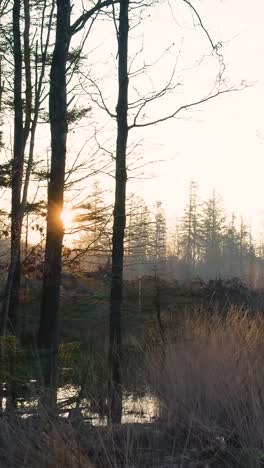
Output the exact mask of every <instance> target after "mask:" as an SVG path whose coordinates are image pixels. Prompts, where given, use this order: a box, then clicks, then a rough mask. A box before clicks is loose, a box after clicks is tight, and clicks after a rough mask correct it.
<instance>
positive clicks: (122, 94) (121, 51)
mask: <svg viewBox="0 0 264 468" xmlns="http://www.w3.org/2000/svg"><path fill="white" fill-rule="evenodd" d="M128 10H129V0H120V4H119V29H118V34H117V40H118V101H117V107H116V121H117V140H116V178H115V180H116V185H115V204H114V220H113V238H112V277H111V295H110V330H109V333H110V341H109V370H110V377H109V417H110V420H111V421H112V422H116V423H120V422H121V417H122V382H121V346H122V342H121V305H122V289H123V261H124V235H125V227H126V184H127V169H126V155H127V140H128V32H129V20H128Z"/></svg>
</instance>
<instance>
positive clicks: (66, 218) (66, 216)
mask: <svg viewBox="0 0 264 468" xmlns="http://www.w3.org/2000/svg"><path fill="white" fill-rule="evenodd" d="M61 220H62V222H63V226H64V229H71V228H72V227H73V224H74V212H73V210H68V209H67V208H64V210H63V211H62V213H61Z"/></svg>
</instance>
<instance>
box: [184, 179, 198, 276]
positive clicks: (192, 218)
mask: <svg viewBox="0 0 264 468" xmlns="http://www.w3.org/2000/svg"><path fill="white" fill-rule="evenodd" d="M180 244H181V251H182V259H183V261H184V263H185V265H186V267H187V271H188V273H189V274H190V275H193V274H194V273H195V269H196V267H197V262H198V251H199V203H198V196H197V183H196V182H194V181H191V182H190V188H189V199H188V202H187V204H186V207H185V210H184V215H183V218H182V222H181V241H180Z"/></svg>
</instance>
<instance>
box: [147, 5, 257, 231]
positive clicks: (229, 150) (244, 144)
mask: <svg viewBox="0 0 264 468" xmlns="http://www.w3.org/2000/svg"><path fill="white" fill-rule="evenodd" d="M176 3H177V2H176ZM195 5H197V7H198V8H199V10H200V12H201V15H202V17H203V20H204V23H205V25H207V27H208V30H209V31H210V34H211V36H212V37H213V38H214V40H215V41H226V43H225V44H224V46H223V49H222V52H223V54H224V57H225V63H226V67H227V70H226V76H227V77H228V78H229V79H230V80H231V82H232V83H239V82H240V81H241V80H246V81H247V82H248V83H250V84H251V86H250V87H249V88H248V89H246V90H244V91H243V92H240V93H236V94H228V95H225V96H223V97H220V98H217V99H216V100H214V101H211V102H210V103H207V104H203V105H202V106H200V107H199V108H196V109H195V110H194V111H193V112H190V113H189V114H188V115H189V116H191V119H190V120H188V121H185V120H176V121H175V120H174V121H171V122H169V123H166V124H165V125H162V126H161V127H156V128H155V131H154V133H153V141H154V140H155V142H156V143H157V145H158V143H160V144H162V148H159V150H158V151H157V152H158V153H159V154H160V155H161V156H162V154H164V155H165V156H166V157H167V159H168V161H167V162H166V163H163V164H162V165H161V164H160V165H159V166H158V167H156V169H155V170H154V169H153V173H154V174H155V175H156V178H155V179H153V180H151V181H148V182H147V183H144V185H143V187H142V193H144V196H145V197H147V198H148V199H149V200H151V198H152V197H153V196H154V197H156V198H160V199H161V200H162V201H163V202H164V204H165V205H166V206H167V207H168V210H169V212H170V214H171V215H172V214H173V213H174V212H179V211H181V208H182V205H183V202H184V201H185V200H184V199H183V198H184V196H185V194H186V191H187V188H188V184H189V181H190V180H191V179H194V180H196V181H198V182H199V184H200V192H201V195H205V196H206V195H207V194H208V193H209V192H210V191H211V190H212V188H213V187H215V188H216V190H217V191H219V192H220V193H221V194H222V196H223V198H224V201H225V205H226V206H227V209H228V210H235V211H236V212H237V213H238V214H239V213H240V214H242V215H244V216H246V218H247V220H248V221H249V222H252V224H253V228H254V230H255V229H261V228H263V227H264V183H263V175H264V144H263V143H264V139H263V140H262V138H261V135H263V137H264V115H263V104H264V53H263V52H264V37H263V21H262V20H263V17H264V2H263V0H252V1H251V2H248V1H246V0H225V1H222V2H221V1H217V0H208V1H204V0H202V1H200V2H198V1H197V2H196V3H195ZM175 11H176V8H175ZM157 24H158V22H157ZM170 28H172V24H170ZM165 30H166V28H164V32H165ZM170 34H171V30H170ZM195 34H196V40H197V41H201V42H202V40H203V36H202V34H201V32H200V31H197V28H196V32H195ZM187 36H188V34H187ZM189 36H191V37H187V38H186V39H185V41H186V42H185V44H186V47H185V50H186V49H187V52H186V53H187V55H188V53H189V47H191V46H192V45H191V44H190V42H188V41H190V40H191V39H192V37H193V36H192V35H189ZM183 53H184V50H183ZM198 58H199V57H198ZM198 75H199V80H198V86H197V82H196V80H195V76H193V87H194V88H195V89H196V92H197V95H198V96H199V95H200V92H199V83H201V81H202V80H206V77H207V66H204V65H202V66H201V70H200V71H199V72H198V71H197V76H198ZM150 138H151V137H150Z"/></svg>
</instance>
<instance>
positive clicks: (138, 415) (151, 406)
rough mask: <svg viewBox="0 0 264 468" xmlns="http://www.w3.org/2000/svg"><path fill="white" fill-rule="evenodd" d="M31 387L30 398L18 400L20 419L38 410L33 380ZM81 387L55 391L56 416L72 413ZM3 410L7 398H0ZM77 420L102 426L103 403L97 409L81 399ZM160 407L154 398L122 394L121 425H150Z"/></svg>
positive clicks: (89, 401)
mask: <svg viewBox="0 0 264 468" xmlns="http://www.w3.org/2000/svg"><path fill="white" fill-rule="evenodd" d="M30 386H31V388H32V396H31V397H29V396H28V397H27V399H24V398H18V399H17V406H18V414H20V415H21V417H23V418H27V417H29V416H30V415H32V414H33V413H36V411H37V407H38V399H37V398H36V391H35V390H36V389H35V388H34V387H35V386H36V381H35V380H34V381H33V380H32V381H30ZM79 392H80V388H79V387H78V386H75V385H65V386H64V387H61V388H59V389H58V393H57V400H58V408H59V413H60V414H61V416H63V417H69V415H70V413H71V411H72V410H74V409H75V408H76V399H78V395H79ZM2 407H3V410H5V408H6V399H5V398H4V399H3V406H2ZM78 413H79V417H80V418H83V420H84V421H87V422H89V423H91V424H93V425H95V426H97V425H105V424H106V423H107V419H106V401H103V405H102V402H101V405H100V410H99V411H98V405H97V402H96V401H93V400H92V399H91V398H89V397H86V398H82V399H81V401H80V403H79V406H78ZM158 414H159V404H158V400H157V398H155V397H154V396H152V395H151V394H145V395H143V396H142V395H141V396H137V395H133V394H129V393H125V394H124V397H123V415H122V423H135V422H137V423H144V422H151V421H153V420H154V419H156V418H157V417H158Z"/></svg>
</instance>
